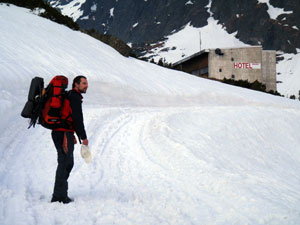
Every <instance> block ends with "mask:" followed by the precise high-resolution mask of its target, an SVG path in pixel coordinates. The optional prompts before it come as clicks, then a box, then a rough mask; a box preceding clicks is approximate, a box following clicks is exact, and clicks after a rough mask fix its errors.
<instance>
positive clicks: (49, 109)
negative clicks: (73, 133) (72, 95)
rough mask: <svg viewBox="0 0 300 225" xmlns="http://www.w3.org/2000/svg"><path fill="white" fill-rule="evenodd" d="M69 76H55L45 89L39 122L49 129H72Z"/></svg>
mask: <svg viewBox="0 0 300 225" xmlns="http://www.w3.org/2000/svg"><path fill="white" fill-rule="evenodd" d="M67 87H68V78H67V77H65V76H55V77H54V78H53V79H52V80H51V81H50V83H49V85H48V86H47V88H46V89H45V94H44V95H43V98H44V99H43V101H44V102H43V103H42V104H44V105H43V107H42V111H41V114H40V116H39V123H40V124H41V125H42V126H43V127H45V128H48V129H57V128H66V129H72V118H71V114H72V110H71V107H70V101H69V99H68V94H69V92H67V91H66V88H67Z"/></svg>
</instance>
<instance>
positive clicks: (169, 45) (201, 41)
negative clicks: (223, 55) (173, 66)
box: [145, 17, 249, 63]
mask: <svg viewBox="0 0 300 225" xmlns="http://www.w3.org/2000/svg"><path fill="white" fill-rule="evenodd" d="M207 22H208V25H206V26H205V27H202V28H196V27H193V26H192V25H191V24H190V23H189V24H187V25H186V26H185V27H184V28H183V29H181V30H180V31H178V32H176V33H174V34H171V35H169V36H167V37H166V40H165V41H163V42H162V43H160V45H159V47H157V48H154V49H152V50H151V52H149V53H147V54H146V55H145V57H150V58H153V59H154V60H155V61H156V62H157V61H159V59H160V58H164V59H165V60H166V61H167V62H169V63H174V62H177V61H179V60H181V59H183V58H185V57H187V56H190V55H192V54H194V53H196V52H199V51H200V50H203V49H209V48H229V47H243V46H249V45H247V44H245V43H243V42H241V41H239V40H238V39H237V38H236V37H235V35H236V33H233V34H228V33H227V32H226V30H224V28H223V27H222V25H221V24H218V21H216V20H215V19H213V18H212V17H210V18H209V19H208V21H207ZM220 37H222V38H220Z"/></svg>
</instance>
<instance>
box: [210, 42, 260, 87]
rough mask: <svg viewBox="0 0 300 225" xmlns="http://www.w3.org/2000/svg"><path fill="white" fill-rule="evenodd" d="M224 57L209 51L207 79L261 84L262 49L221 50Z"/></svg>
mask: <svg viewBox="0 0 300 225" xmlns="http://www.w3.org/2000/svg"><path fill="white" fill-rule="evenodd" d="M221 52H222V53H223V54H224V55H218V54H216V53H215V49H210V51H209V59H208V64H209V66H208V67H209V75H208V76H209V78H214V79H218V80H222V79H223V78H224V77H225V78H227V79H234V80H248V81H249V82H254V81H255V80H258V81H259V82H262V75H261V74H262V70H261V63H262V47H261V46H254V47H245V48H228V49H221Z"/></svg>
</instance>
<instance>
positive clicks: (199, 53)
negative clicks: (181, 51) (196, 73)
mask: <svg viewBox="0 0 300 225" xmlns="http://www.w3.org/2000/svg"><path fill="white" fill-rule="evenodd" d="M208 52H209V50H208V49H204V50H202V51H200V52H196V53H195V54H193V55H190V56H188V57H186V58H184V59H181V60H179V61H178V62H175V63H173V64H172V67H174V66H177V65H179V64H181V63H184V62H186V61H188V60H190V59H192V58H194V57H196V56H199V55H202V54H204V53H208Z"/></svg>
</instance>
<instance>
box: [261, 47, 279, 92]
mask: <svg viewBox="0 0 300 225" xmlns="http://www.w3.org/2000/svg"><path fill="white" fill-rule="evenodd" d="M262 79H263V83H264V84H266V90H267V91H270V90H276V51H262Z"/></svg>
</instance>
